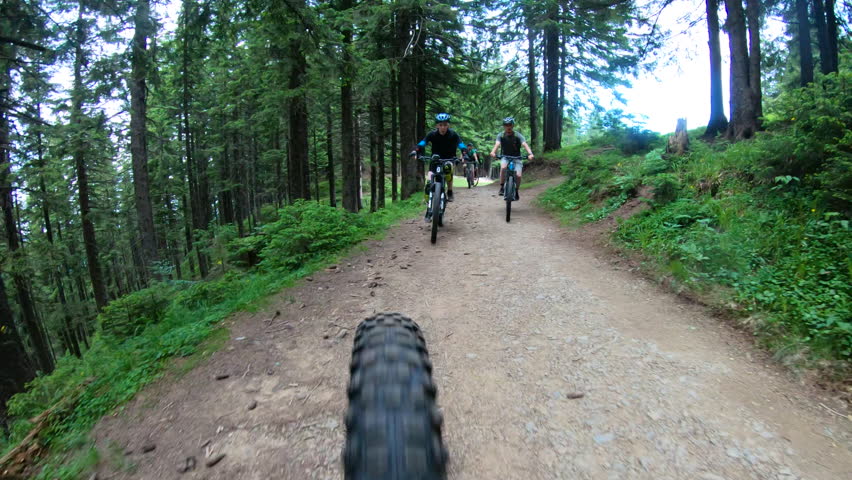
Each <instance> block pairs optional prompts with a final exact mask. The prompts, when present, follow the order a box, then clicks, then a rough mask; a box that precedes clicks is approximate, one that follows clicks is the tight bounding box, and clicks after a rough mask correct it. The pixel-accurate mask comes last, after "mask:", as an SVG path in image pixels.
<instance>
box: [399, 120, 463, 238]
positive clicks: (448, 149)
mask: <svg viewBox="0 0 852 480" xmlns="http://www.w3.org/2000/svg"><path fill="white" fill-rule="evenodd" d="M429 143H431V144H432V155H438V156H439V157H441V158H442V159H449V158H457V159H461V156H462V155H466V154H467V147H466V146H465V144H464V142H462V139H461V137H460V136H459V134H458V133H456V131H455V130H453V129H451V128H450V115H449V114H448V113H439V114H438V115H436V116H435V130H432V131H431V132H429V133H427V134H426V137H425V138H424V139H423V140H421V141H420V143H418V144H417V148H415V149H414V151H412V152H411V156H415V155H422V154H423V152H424V151H425V150H426V144H429ZM456 150H460V151H461V155H459V156H456ZM430 168H431V165H430ZM433 173H434V172H432V171H431V170H430V171H429V173H428V176H427V180H428V181H427V183H426V190H425V192H426V198H427V199H428V198H429V182H431V181H432V174H433ZM445 176H446V179H447V201H449V202H452V201H453V171H452V168H450V169H449V171H447V172H445ZM426 221H429V214H428V213H427V214H426Z"/></svg>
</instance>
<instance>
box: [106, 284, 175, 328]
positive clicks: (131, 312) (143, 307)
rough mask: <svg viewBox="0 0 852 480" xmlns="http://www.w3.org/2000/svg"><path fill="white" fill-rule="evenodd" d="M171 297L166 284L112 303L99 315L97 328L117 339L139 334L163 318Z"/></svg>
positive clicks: (172, 291) (172, 292) (170, 290)
mask: <svg viewBox="0 0 852 480" xmlns="http://www.w3.org/2000/svg"><path fill="white" fill-rule="evenodd" d="M173 295H174V290H173V288H172V287H170V286H169V285H166V284H156V285H154V286H153V287H151V288H146V289H144V290H139V291H137V292H133V293H131V294H129V295H125V296H123V297H121V298H119V299H117V300H114V301H113V302H111V303H110V304H109V305H107V306H106V308H104V310H103V312H102V313H101V314H100V315H98V322H99V324H100V329H101V331H102V332H103V333H104V334H105V335H112V336H115V337H116V338H125V337H132V336H134V335H138V334H139V333H140V332H141V331H142V330H143V329H144V328H145V327H146V326H148V325H150V324H152V323H158V322H159V321H160V320H162V319H163V317H164V316H165V314H166V309H167V308H168V306H169V304H170V303H171V297H172V296H173Z"/></svg>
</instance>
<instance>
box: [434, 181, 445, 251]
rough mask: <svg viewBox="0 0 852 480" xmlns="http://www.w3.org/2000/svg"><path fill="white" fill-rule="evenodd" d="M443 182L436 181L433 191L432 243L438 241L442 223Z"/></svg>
mask: <svg viewBox="0 0 852 480" xmlns="http://www.w3.org/2000/svg"><path fill="white" fill-rule="evenodd" d="M443 186H444V185H443V184H442V183H441V182H436V183H435V190H434V191H433V192H432V243H435V242H437V241H438V226H439V225H440V224H441V220H442V219H441V216H442V214H443V212H441V191H442V190H443Z"/></svg>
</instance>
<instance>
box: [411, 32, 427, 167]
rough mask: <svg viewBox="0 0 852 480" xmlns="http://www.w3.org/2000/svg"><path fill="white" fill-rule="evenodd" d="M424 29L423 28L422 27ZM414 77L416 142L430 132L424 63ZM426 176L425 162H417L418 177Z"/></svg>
mask: <svg viewBox="0 0 852 480" xmlns="http://www.w3.org/2000/svg"><path fill="white" fill-rule="evenodd" d="M421 28H422V26H421ZM417 47H418V45H414V47H413V48H417ZM413 70H414V72H415V73H414V75H415V77H416V84H415V85H416V87H415V92H416V95H417V99H416V103H417V107H416V108H417V117H416V121H415V126H414V138H415V140H419V139H421V138H423V137H425V136H426V132H427V131H428V130H429V128H428V127H427V124H426V88H427V78H426V69H425V68H424V66H423V62H416V63H415V65H414V67H413ZM425 175H426V164H425V163H423V162H417V177H418V178H423V177H424V176H425Z"/></svg>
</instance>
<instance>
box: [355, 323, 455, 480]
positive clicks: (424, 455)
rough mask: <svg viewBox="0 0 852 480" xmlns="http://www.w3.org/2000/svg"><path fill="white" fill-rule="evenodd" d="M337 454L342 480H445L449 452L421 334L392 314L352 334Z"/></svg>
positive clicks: (415, 327) (413, 326) (415, 325)
mask: <svg viewBox="0 0 852 480" xmlns="http://www.w3.org/2000/svg"><path fill="white" fill-rule="evenodd" d="M350 375H351V378H350V380H349V389H348V395H349V408H348V409H347V412H346V445H345V446H344V450H343V463H344V478H345V480H444V479H446V472H447V460H448V454H447V449H446V448H445V447H444V443H443V440H442V427H443V416H442V414H441V412H440V411H439V410H438V408H437V406H436V400H435V399H436V396H437V388H436V387H435V384H434V382H433V381H432V363H431V361H430V360H429V353H428V352H427V350H426V342H425V340H424V338H423V334H422V333H421V331H420V327H419V326H418V325H417V324H416V323H415V322H414V321H412V320H411V319H410V318H407V317H405V316H403V315H401V314H398V313H381V314H378V315H375V316H373V317H371V318H368V319H366V320H364V321H363V322H361V324H360V325H359V326H358V329H357V330H356V333H355V343H354V348H353V350H352V363H351V364H350Z"/></svg>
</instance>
